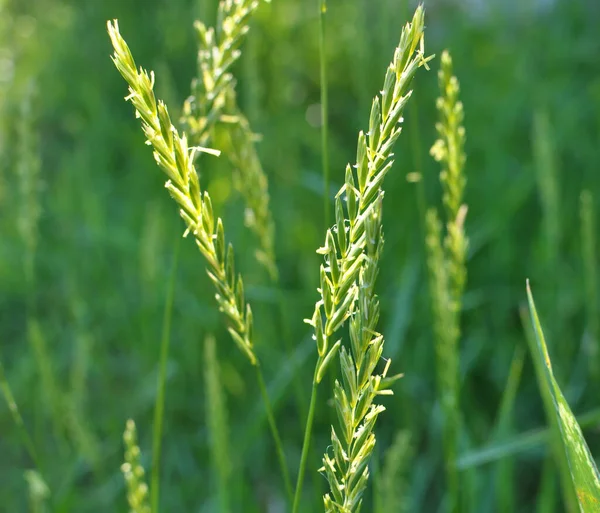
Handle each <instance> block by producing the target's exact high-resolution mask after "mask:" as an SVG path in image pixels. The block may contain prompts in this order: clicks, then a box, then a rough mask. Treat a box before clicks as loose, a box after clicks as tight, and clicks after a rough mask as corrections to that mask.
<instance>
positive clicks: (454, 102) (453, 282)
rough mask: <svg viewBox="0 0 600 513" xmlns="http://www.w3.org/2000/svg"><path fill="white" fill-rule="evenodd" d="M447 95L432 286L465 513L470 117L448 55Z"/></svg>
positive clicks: (449, 445)
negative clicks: (462, 391)
mask: <svg viewBox="0 0 600 513" xmlns="http://www.w3.org/2000/svg"><path fill="white" fill-rule="evenodd" d="M438 80H439V87H440V92H441V96H440V97H439V98H438V99H437V103H436V106H437V109H438V113H439V122H438V123H436V130H437V132H438V135H439V139H438V140H437V141H436V142H435V144H434V145H433V147H432V148H431V151H430V153H431V155H432V156H433V158H434V159H435V160H436V161H438V162H439V163H441V165H442V170H441V172H440V180H441V182H442V189H443V194H444V196H443V201H444V206H445V211H446V217H447V223H446V235H445V237H444V242H443V244H442V231H443V230H442V223H441V221H440V219H439V215H438V212H437V210H436V209H435V208H431V209H429V210H428V211H427V214H426V219H425V225H426V232H427V233H426V247H427V265H428V268H429V286H430V295H431V306H432V313H433V329H434V335H435V351H436V365H437V369H438V370H437V373H436V374H437V377H438V378H437V379H438V383H437V385H438V396H439V400H440V403H441V406H442V411H443V414H444V427H443V439H444V440H443V441H444V461H445V467H446V485H447V489H448V497H449V499H448V511H451V512H453V513H454V512H456V513H457V512H459V511H461V507H460V502H459V501H460V498H459V488H460V486H459V482H458V471H457V470H456V464H455V462H456V458H457V450H458V449H457V444H458V437H459V424H460V417H459V405H458V396H459V388H460V387H459V348H458V343H459V339H460V311H461V301H462V295H463V291H464V287H465V282H466V278H467V269H466V264H465V260H466V254H467V246H468V240H467V237H466V235H465V230H464V223H465V217H466V215H467V206H466V205H465V204H464V203H463V196H464V190H465V183H466V178H465V174H464V167H465V160H466V157H465V152H464V143H465V129H464V127H463V125H462V122H463V118H464V113H463V106H462V103H461V102H460V101H459V100H458V93H459V90H460V88H459V84H458V80H457V79H456V77H455V76H453V75H452V58H451V57H450V54H449V53H448V51H444V52H443V53H442V58H441V66H440V70H439V72H438Z"/></svg>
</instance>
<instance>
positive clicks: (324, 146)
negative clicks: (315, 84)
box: [319, 0, 331, 230]
mask: <svg viewBox="0 0 600 513" xmlns="http://www.w3.org/2000/svg"><path fill="white" fill-rule="evenodd" d="M326 15H327V0H319V61H320V68H321V164H322V167H323V188H324V194H323V202H324V211H323V214H324V221H325V229H326V230H327V229H328V228H329V220H330V209H331V205H330V203H331V202H330V198H329V188H330V179H329V152H328V147H329V109H328V105H329V99H328V94H327V57H326V51H325V50H326V49H325V43H326V28H327V24H326Z"/></svg>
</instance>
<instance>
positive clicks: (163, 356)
mask: <svg viewBox="0 0 600 513" xmlns="http://www.w3.org/2000/svg"><path fill="white" fill-rule="evenodd" d="M180 240H181V237H177V242H176V244H175V251H174V252H173V263H172V264H171V276H170V278H169V288H168V289H167V297H166V301H165V310H164V314H163V328H162V338H161V343H160V356H159V371H158V383H157V393H156V404H155V405H154V433H153V439H152V476H151V486H150V505H151V508H152V512H153V513H157V512H158V510H159V507H158V504H159V487H160V451H161V443H162V431H163V421H164V412H165V391H166V381H167V360H168V358H169V346H170V345H171V318H172V314H173V297H174V295H175V276H176V275H177V262H178V260H179V246H180Z"/></svg>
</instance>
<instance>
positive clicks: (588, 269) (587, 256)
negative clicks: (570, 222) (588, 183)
mask: <svg viewBox="0 0 600 513" xmlns="http://www.w3.org/2000/svg"><path fill="white" fill-rule="evenodd" d="M580 220H581V246H582V248H581V249H582V256H583V270H584V280H583V282H584V283H583V285H584V290H585V309H586V317H587V326H586V331H585V335H584V339H583V341H584V342H583V344H584V345H583V350H584V352H585V354H586V356H587V359H588V364H589V372H590V375H591V377H592V379H593V380H594V381H595V382H596V383H598V381H600V347H599V345H600V307H599V305H600V300H599V299H598V272H597V270H596V233H597V232H596V220H595V218H594V197H593V196H592V193H591V192H590V191H588V190H586V191H583V192H582V193H581V197H580Z"/></svg>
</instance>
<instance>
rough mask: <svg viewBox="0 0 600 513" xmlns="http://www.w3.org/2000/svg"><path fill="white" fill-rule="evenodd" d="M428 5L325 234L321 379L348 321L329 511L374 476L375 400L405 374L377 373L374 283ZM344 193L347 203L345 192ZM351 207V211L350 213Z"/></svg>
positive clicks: (394, 67)
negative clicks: (396, 148)
mask: <svg viewBox="0 0 600 513" xmlns="http://www.w3.org/2000/svg"><path fill="white" fill-rule="evenodd" d="M423 28H424V11H423V7H422V6H419V7H418V8H417V10H416V12H415V14H414V17H413V19H412V21H411V22H410V23H408V24H407V25H406V26H405V27H404V29H403V30H402V35H401V38H400V43H399V45H398V47H397V48H396V52H395V54H394V59H393V61H392V62H391V64H390V66H389V67H388V70H387V73H386V77H385V81H384V85H383V89H382V91H381V94H380V96H378V97H376V98H375V99H374V101H373V105H372V107H371V116H370V119H369V132H368V134H364V133H362V132H361V133H360V134H359V136H358V149H357V158H356V162H357V163H356V166H355V169H356V171H353V170H352V168H351V167H350V166H348V167H347V169H346V180H345V184H344V186H343V187H342V189H341V190H340V192H339V193H338V195H337V198H336V206H335V213H336V223H337V224H336V226H335V228H334V229H333V230H329V231H328V232H327V238H326V240H325V246H324V247H322V248H321V249H320V250H319V252H320V253H321V254H323V255H324V256H325V265H323V266H321V289H320V292H321V299H320V300H319V302H317V305H316V308H315V314H314V315H313V318H312V319H311V320H310V323H311V324H312V325H313V326H314V328H315V339H316V341H317V348H318V352H319V362H320V365H318V371H317V374H316V379H317V381H319V380H320V379H321V378H322V376H323V374H324V368H325V366H326V365H327V363H329V361H330V358H328V356H329V354H330V353H331V352H332V351H337V347H338V346H339V342H338V343H337V344H336V345H334V346H333V347H332V348H331V349H329V339H330V338H331V337H332V336H333V334H334V333H335V332H336V331H337V330H338V329H339V328H340V326H341V325H342V324H343V323H344V322H345V321H346V320H349V324H350V347H349V348H347V347H342V348H341V349H340V350H339V353H340V363H341V368H342V373H341V375H342V380H341V382H338V381H336V383H335V390H334V403H335V407H336V411H337V417H338V421H339V426H338V427H337V428H336V427H332V434H331V441H332V449H331V452H330V453H329V452H328V453H326V454H325V456H324V458H323V467H322V468H321V472H323V474H324V475H325V476H326V478H327V480H328V482H329V487H330V492H329V493H327V494H326V495H325V496H324V505H325V511H326V512H328V513H329V512H332V513H333V512H335V513H353V512H358V511H359V510H360V507H361V503H362V495H363V493H364V490H365V488H366V485H367V481H368V478H369V469H368V463H369V460H370V456H371V453H372V451H373V448H374V447H375V434H374V432H373V430H374V427H375V422H376V420H377V417H378V416H379V414H380V413H381V412H383V411H384V410H385V408H384V407H383V406H382V405H378V404H375V402H374V401H375V398H376V396H377V395H383V394H391V393H392V392H391V390H390V386H391V385H392V384H393V382H394V381H395V380H397V379H398V378H399V377H400V376H394V377H391V378H388V377H387V373H388V369H389V367H390V364H391V361H390V360H387V362H386V364H385V366H384V368H383V370H382V371H381V372H380V373H378V372H377V371H376V367H377V365H378V364H379V362H380V360H381V357H382V353H383V345H384V339H383V335H381V334H380V333H378V332H377V322H378V320H379V300H378V299H377V296H376V294H375V281H376V278H377V274H378V272H379V258H380V255H381V250H382V247H383V230H382V226H381V220H382V206H383V196H384V193H383V191H382V189H381V187H382V183H383V179H384V177H385V175H386V174H387V172H388V171H389V170H390V168H391V166H392V164H393V161H392V160H391V159H392V156H393V154H392V148H393V145H394V142H395V141H396V139H397V138H398V136H399V135H400V132H401V126H400V124H401V123H402V121H403V118H402V112H403V110H404V107H405V106H406V103H407V102H408V99H409V98H410V96H411V91H410V90H409V87H410V83H411V81H412V78H413V77H414V75H415V72H416V71H417V69H418V68H419V67H420V66H422V65H426V64H427V61H428V60H429V58H426V57H425V55H424V39H423ZM342 195H344V196H345V199H346V208H345V209H344V207H343V205H342V200H341V197H342ZM345 212H347V217H346V215H345Z"/></svg>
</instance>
